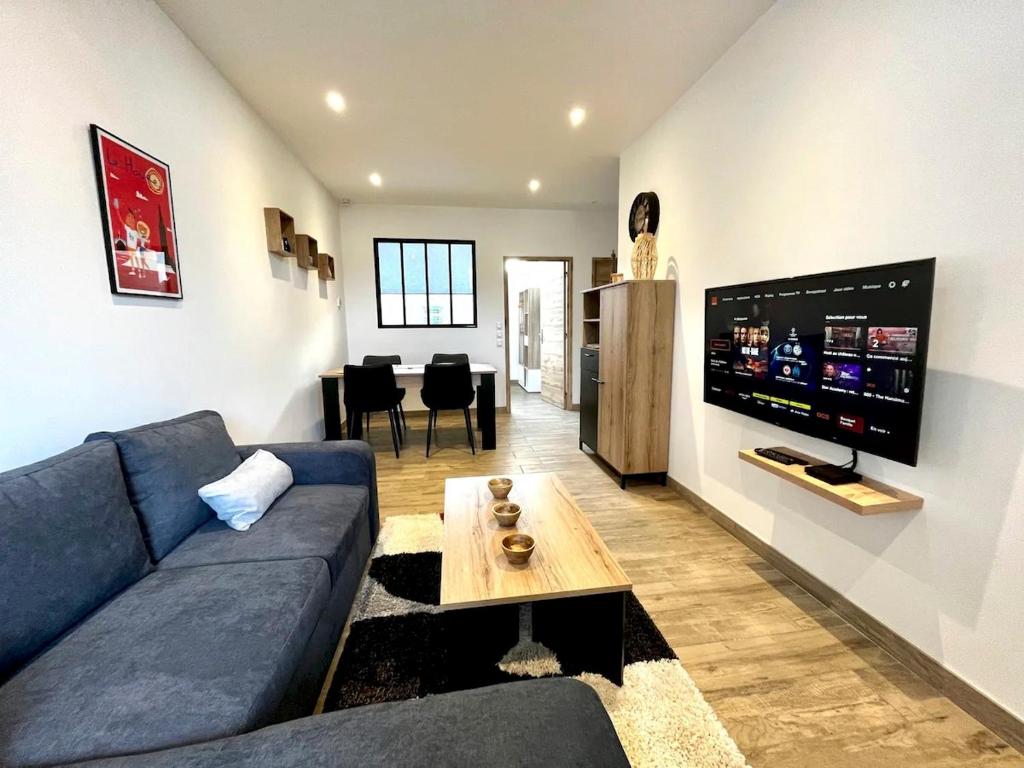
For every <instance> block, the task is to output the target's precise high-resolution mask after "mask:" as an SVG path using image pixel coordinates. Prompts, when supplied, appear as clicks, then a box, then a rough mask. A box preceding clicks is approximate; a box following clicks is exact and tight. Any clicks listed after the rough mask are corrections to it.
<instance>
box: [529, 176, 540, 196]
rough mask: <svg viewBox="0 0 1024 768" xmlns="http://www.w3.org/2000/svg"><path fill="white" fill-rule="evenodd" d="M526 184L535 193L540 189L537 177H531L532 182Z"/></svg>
mask: <svg viewBox="0 0 1024 768" xmlns="http://www.w3.org/2000/svg"><path fill="white" fill-rule="evenodd" d="M526 186H527V187H529V189H530V191H531V192H534V193H535V192H536V191H537V190H538V189H540V182H539V181H538V180H537V179H530V183H529V184H527V185H526Z"/></svg>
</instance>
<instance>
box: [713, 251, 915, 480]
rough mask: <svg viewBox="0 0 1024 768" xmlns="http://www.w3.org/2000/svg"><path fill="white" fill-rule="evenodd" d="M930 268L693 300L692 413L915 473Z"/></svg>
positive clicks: (878, 270) (856, 274)
mask: <svg viewBox="0 0 1024 768" xmlns="http://www.w3.org/2000/svg"><path fill="white" fill-rule="evenodd" d="M934 275H935V260H934V259H927V260H923V261H913V262H905V263H902V264H892V265H886V266H882V267H871V268H867V269H859V270H850V271H844V272H830V273H827V274H821V275H808V276H806V277H797V278H789V279H785V280H773V281H769V282H764V283H749V284H745V285H737V286H728V287H723V288H712V289H708V290H707V291H706V292H705V335H706V342H707V344H706V348H705V371H704V401H705V402H707V403H711V404H713V405H719V406H722V407H724V408H728V409H730V410H734V411H738V412H740V413H743V414H746V415H749V416H753V417H755V418H759V419H763V420H765V421H770V422H772V423H774V424H778V425H779V426H783V427H788V428H790V429H794V430H796V431H798V432H803V433H805V434H810V435H813V436H815V437H821V438H824V439H827V440H832V441H835V442H839V443H842V444H844V445H849V446H851V447H853V448H857V449H858V450H864V451H867V452H869V453H874V454H877V455H879V456H885V457H887V458H890V459H894V460H896V461H901V462H904V463H906V464H915V463H916V461H917V439H918V432H919V428H920V415H921V403H922V394H923V388H924V373H925V354H926V351H927V344H928V324H929V318H930V316H931V301H932V284H933V282H934Z"/></svg>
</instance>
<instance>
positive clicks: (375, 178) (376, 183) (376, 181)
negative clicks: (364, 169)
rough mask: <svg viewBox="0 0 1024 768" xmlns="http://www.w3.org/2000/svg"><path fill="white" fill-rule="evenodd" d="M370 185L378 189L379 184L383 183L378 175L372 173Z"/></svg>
mask: <svg viewBox="0 0 1024 768" xmlns="http://www.w3.org/2000/svg"><path fill="white" fill-rule="evenodd" d="M370 183H371V184H373V186H375V187H379V186H380V185H381V184H383V183H384V179H382V178H381V177H380V174H379V173H377V172H376V171H374V172H373V173H371V174H370Z"/></svg>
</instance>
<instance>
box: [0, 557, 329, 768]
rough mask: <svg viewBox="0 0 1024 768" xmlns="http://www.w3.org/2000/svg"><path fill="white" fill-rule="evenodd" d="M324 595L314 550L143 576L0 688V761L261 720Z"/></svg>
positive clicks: (134, 746) (110, 747)
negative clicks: (283, 557) (309, 554)
mask: <svg viewBox="0 0 1024 768" xmlns="http://www.w3.org/2000/svg"><path fill="white" fill-rule="evenodd" d="M329 592H330V579H329V577H328V575H327V565H326V563H324V561H323V560H320V559H318V558H307V559H303V560H277V561H273V562H263V563H235V564H231V565H217V566H209V567H203V568H180V569H168V570H164V571H159V570H158V571H156V572H155V573H152V574H150V575H149V576H147V577H146V578H144V579H143V580H142V581H140V582H138V583H136V584H135V585H134V586H132V587H130V588H129V589H127V590H126V591H125V592H123V593H122V594H121V595H119V596H118V597H117V598H115V599H114V600H113V601H111V602H110V603H108V604H107V605H106V606H104V607H103V608H102V609H101V610H99V611H98V612H97V613H95V614H93V615H92V616H90V617H89V618H88V619H87V620H86V621H84V622H83V623H82V624H80V625H79V626H78V627H76V628H75V629H74V630H72V631H71V632H70V633H68V634H67V635H66V636H65V637H63V638H62V639H61V641H60V642H59V643H57V644H56V645H54V646H53V647H51V648H50V649H49V650H48V651H46V652H45V653H43V654H42V655H40V656H39V657H37V658H36V659H35V661H33V662H32V663H31V664H29V665H28V666H26V667H25V668H24V669H22V670H21V671H20V672H19V673H18V674H17V675H15V676H14V677H12V678H11V679H10V680H9V681H8V682H7V684H6V685H4V686H3V687H2V688H0V765H31V766H37V765H51V764H53V763H64V762H70V761H74V760H84V759H88V758H93V757H104V756H111V755H121V754H133V753H136V752H143V751H147V750H154V749H163V748H167V747H171V746H177V745H181V744H193V743H196V742H200V741H206V740H209V739H215V738H218V737H221V736H231V735H234V734H238V733H243V732H246V731H249V730H252V729H253V728H257V727H260V726H262V725H265V724H267V723H268V722H270V721H271V716H272V715H273V713H274V711H275V710H276V709H277V708H278V706H279V705H280V703H281V699H282V697H283V694H284V691H285V690H286V688H287V686H288V683H289V681H290V679H291V677H292V676H293V674H294V673H295V671H296V669H297V667H298V665H299V661H300V659H301V657H302V653H303V650H304V649H305V646H306V643H307V641H308V640H309V637H310V636H311V634H312V632H313V629H314V627H315V625H316V623H317V621H318V619H319V617H320V615H321V612H322V611H323V610H324V608H325V606H326V604H327V597H328V594H329Z"/></svg>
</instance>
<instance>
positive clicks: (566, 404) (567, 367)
mask: <svg viewBox="0 0 1024 768" xmlns="http://www.w3.org/2000/svg"><path fill="white" fill-rule="evenodd" d="M510 261H561V262H563V263H564V264H565V265H566V268H565V331H564V335H565V339H564V343H563V345H562V349H563V352H562V354H563V355H564V356H565V361H564V362H565V364H564V366H563V368H564V374H565V379H564V381H563V382H562V389H563V396H562V408H563V409H565V410H567V411H571V410H572V349H571V347H572V333H573V328H574V326H573V316H572V304H573V293H572V265H573V257H572V256H502V257H501V280H502V286H503V287H502V291H501V301H502V304H504V305H505V324H504V326H503V330H502V333H503V334H504V336H505V402H506V403H507V405H508V409H509V413H511V412H512V381H511V379H510V378H509V375H508V374H509V365H510V362H511V358H510V355H509V346H508V341H509V339H508V263H509V262H510Z"/></svg>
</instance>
